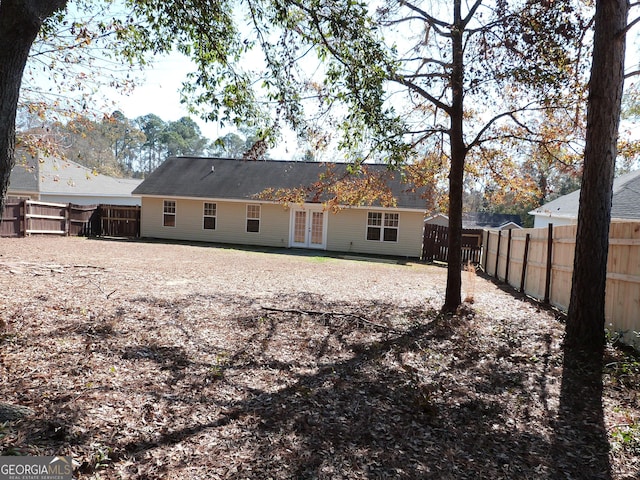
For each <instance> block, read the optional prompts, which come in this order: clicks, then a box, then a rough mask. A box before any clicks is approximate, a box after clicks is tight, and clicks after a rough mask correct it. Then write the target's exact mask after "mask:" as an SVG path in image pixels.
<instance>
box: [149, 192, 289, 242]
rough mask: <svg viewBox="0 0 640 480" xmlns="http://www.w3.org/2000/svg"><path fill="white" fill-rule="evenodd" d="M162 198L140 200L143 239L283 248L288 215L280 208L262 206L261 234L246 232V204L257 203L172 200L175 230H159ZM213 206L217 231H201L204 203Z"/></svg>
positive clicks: (271, 205) (287, 230)
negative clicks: (173, 201) (174, 213)
mask: <svg viewBox="0 0 640 480" xmlns="http://www.w3.org/2000/svg"><path fill="white" fill-rule="evenodd" d="M168 199H169V198H167V199H164V198H159V197H158V198H156V197H143V198H142V225H141V235H142V236H143V237H152V238H166V239H170V240H195V241H202V242H218V243H232V244H240V245H263V246H273V247H286V246H287V239H288V238H289V211H288V210H286V209H285V208H284V207H283V206H281V205H274V204H261V208H260V232H259V233H249V232H247V231H246V220H247V204H248V203H250V204H252V205H255V204H257V203H256V202H247V203H243V202H225V201H220V200H192V199H171V200H175V202H176V226H175V227H163V226H162V206H163V200H168ZM205 201H207V202H214V203H215V204H216V229H215V230H205V229H204V228H203V215H204V202H205Z"/></svg>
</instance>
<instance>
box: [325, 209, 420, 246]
mask: <svg viewBox="0 0 640 480" xmlns="http://www.w3.org/2000/svg"><path fill="white" fill-rule="evenodd" d="M385 211H386V212H389V211H391V212H393V213H398V214H399V223H398V241H397V242H381V241H373V240H367V238H366V235H367V214H368V212H383V213H384V212H385ZM423 224H424V213H423V212H418V211H396V210H383V209H376V208H371V209H349V208H347V209H344V210H340V211H339V212H338V213H337V214H331V215H330V216H329V225H328V227H327V228H328V237H327V250H334V251H337V252H353V253H371V254H376V255H394V256H401V257H420V254H421V253H422V231H423Z"/></svg>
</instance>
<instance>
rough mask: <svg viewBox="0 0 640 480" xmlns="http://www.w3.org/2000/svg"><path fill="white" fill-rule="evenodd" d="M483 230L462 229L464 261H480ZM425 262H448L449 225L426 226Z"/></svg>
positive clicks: (424, 239)
mask: <svg viewBox="0 0 640 480" xmlns="http://www.w3.org/2000/svg"><path fill="white" fill-rule="evenodd" d="M482 237H483V230H480V229H468V228H465V229H463V230H462V262H463V263H467V262H471V263H475V264H477V263H480V258H481V254H482ZM421 260H422V261H423V262H434V261H438V262H448V261H449V227H446V226H442V225H430V224H427V225H425V226H424V238H423V241H422V256H421Z"/></svg>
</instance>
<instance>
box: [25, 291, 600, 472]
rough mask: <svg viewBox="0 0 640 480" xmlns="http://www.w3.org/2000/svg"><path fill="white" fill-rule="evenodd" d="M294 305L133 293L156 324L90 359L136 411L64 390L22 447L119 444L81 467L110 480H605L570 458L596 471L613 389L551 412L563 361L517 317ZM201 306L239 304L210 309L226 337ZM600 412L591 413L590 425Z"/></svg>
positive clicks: (119, 338)
mask: <svg viewBox="0 0 640 480" xmlns="http://www.w3.org/2000/svg"><path fill="white" fill-rule="evenodd" d="M279 300H284V299H279ZM286 301H287V302H288V304H287V307H289V306H295V307H296V308H298V309H299V310H300V312H298V313H296V312H273V313H266V312H260V311H259V310H257V309H256V307H255V305H253V306H252V303H253V300H252V299H250V298H248V297H247V298H245V297H240V298H238V297H237V296H234V295H222V294H218V295H215V296H211V297H206V296H197V297H194V296H186V297H184V298H182V299H179V300H177V301H172V302H166V301H161V300H158V301H156V299H153V298H137V299H132V300H131V301H130V304H129V307H130V308H129V310H130V311H132V312H135V311H136V310H135V307H136V304H143V306H144V311H145V312H147V313H145V314H144V316H142V317H140V318H141V319H142V320H144V321H147V320H148V319H152V320H153V324H148V325H147V324H143V325H140V326H139V327H137V328H139V329H140V330H142V331H143V332H144V336H143V337H144V338H145V339H146V340H145V341H144V342H143V341H141V338H143V337H142V336H140V337H136V336H134V335H132V333H131V330H132V329H133V323H132V322H130V323H128V324H127V326H126V328H124V327H121V326H120V324H119V323H117V322H116V323H114V324H113V326H112V328H110V329H109V331H108V332H107V333H106V334H105V333H103V332H100V335H99V338H100V342H99V344H98V345H96V346H95V347H92V348H93V350H91V352H92V353H94V354H95V359H94V360H95V362H100V361H103V360H104V361H108V362H110V363H109V365H111V364H113V365H115V371H117V372H123V373H119V374H118V375H119V376H118V377H117V378H116V379H115V380H113V382H112V385H114V386H112V387H101V388H102V390H101V392H104V394H105V395H107V394H108V395H109V403H110V404H111V405H110V409H109V410H108V412H113V414H114V415H124V413H120V412H118V411H117V410H116V409H115V403H116V402H117V401H121V402H127V404H128V405H127V408H128V412H129V413H126V414H127V415H128V417H127V418H118V419H114V420H113V421H112V423H105V422H110V421H111V420H110V419H109V418H107V417H105V418H103V419H102V420H101V421H102V422H103V423H101V424H99V423H93V420H94V419H93V418H92V417H91V413H90V412H91V411H96V410H99V409H100V403H99V402H100V397H99V396H98V393H100V392H97V391H93V393H94V394H95V397H93V398H95V399H94V400H90V399H89V398H87V399H86V401H84V402H83V403H78V402H75V401H74V402H66V403H65V402H64V401H63V400H64V399H63V398H61V399H60V401H59V402H57V403H56V404H60V405H63V406H65V408H67V409H70V408H71V407H74V408H75V410H74V411H73V414H72V412H70V411H69V412H67V410H62V411H61V413H60V415H58V416H56V423H55V425H54V428H53V430H51V429H48V427H47V428H44V429H43V428H40V429H39V430H38V435H37V436H34V435H31V434H30V433H29V429H30V428H34V427H35V426H36V423H37V421H38V419H35V420H32V421H24V423H22V425H21V428H23V430H24V431H25V432H27V433H26V434H25V439H24V442H26V443H29V442H31V443H33V444H39V445H43V446H46V448H47V449H49V450H48V451H60V452H63V453H64V452H69V451H72V452H73V451H85V452H86V451H91V449H94V450H95V448H96V447H95V446H94V445H96V444H98V445H102V446H105V448H106V447H108V452H109V454H108V456H107V458H102V459H101V462H102V463H101V464H99V463H98V461H97V460H96V461H94V462H93V463H90V462H89V463H87V462H85V463H83V467H82V472H81V473H82V474H87V475H89V474H92V473H96V470H97V469H100V471H99V474H100V476H101V478H125V477H126V478H130V479H146V478H205V477H206V478H208V477H207V475H208V476H209V477H212V478H216V477H221V478H237V479H240V478H274V479H290V478H299V479H306V478H309V479H310V478H318V479H325V478H326V479H329V478H331V479H337V478H349V479H351V478H406V479H413V478H434V479H466V478H469V479H472V478H473V479H476V478H492V479H500V478H504V479H514V478H536V479H557V478H600V477H593V476H590V477H585V476H583V475H582V474H581V473H580V472H581V471H585V470H581V469H579V468H578V467H576V466H575V464H574V463H572V459H573V458H574V457H573V453H572V452H580V451H587V450H588V451H589V452H591V453H593V451H595V452H596V453H597V454H595V457H593V458H595V460H596V461H595V462H594V464H593V469H591V470H586V471H589V472H600V471H601V466H602V465H601V464H600V463H598V462H602V461H603V460H604V457H603V456H602V455H600V454H599V452H600V446H601V444H599V443H597V441H600V440H602V438H601V436H599V434H597V435H595V438H594V437H593V436H588V434H589V433H590V432H589V431H588V429H589V428H593V425H597V424H598V420H599V421H600V422H601V421H602V415H601V413H602V412H601V406H600V416H598V414H597V412H596V409H595V407H596V406H597V405H593V406H592V405H591V404H590V403H589V402H588V398H585V397H589V395H591V394H592V395H591V397H592V398H595V397H594V396H598V395H601V392H602V385H601V383H600V393H599V394H598V392H597V391H593V390H591V389H592V388H593V387H594V386H593V385H590V384H585V383H584V382H583V383H580V382H582V380H584V379H583V378H582V377H579V378H578V379H576V380H575V381H576V382H577V383H567V384H566V385H567V397H566V399H565V401H564V402H561V413H562V414H561V415H559V416H558V419H557V421H556V412H554V410H553V408H550V407H549V403H550V401H549V393H548V392H549V390H550V388H549V384H550V382H553V380H559V378H557V377H556V378H554V375H555V373H554V372H553V363H554V362H559V361H560V357H559V355H558V352H554V351H552V348H551V346H550V344H551V342H550V339H549V336H544V335H541V336H540V337H539V338H538V337H535V338H533V337H532V336H531V333H529V332H521V331H520V328H519V325H515V324H514V325H503V326H501V328H502V330H501V333H500V335H496V338H489V337H487V336H484V335H482V334H481V333H479V332H478V331H477V329H478V327H479V324H478V322H481V321H482V319H480V320H474V319H473V318H472V316H468V317H455V316H454V317H445V316H441V315H438V314H437V313H436V312H433V311H427V312H417V311H410V312H404V313H403V311H402V310H401V309H400V308H399V307H397V306H396V305H392V304H385V303H379V304H375V305H372V304H371V303H367V304H349V303H335V302H334V303H328V302H326V301H324V299H323V298H322V297H318V296H310V295H308V294H304V293H302V294H299V295H291V296H287V298H286ZM194 305H195V306H197V308H199V309H205V310H206V311H210V310H212V309H215V307H216V306H217V305H224V306H225V308H227V307H229V306H231V307H234V308H231V310H233V311H235V313H234V315H233V316H232V317H229V318H226V317H225V318H217V317H215V315H213V314H211V318H207V324H209V323H210V324H211V325H209V327H208V328H210V330H208V332H216V331H218V330H222V329H225V328H231V327H232V328H231V330H230V332H231V335H228V336H227V337H225V338H228V340H226V341H225V339H224V338H222V339H215V338H211V337H209V336H208V334H207V331H204V330H200V329H201V328H203V326H202V324H201V323H200V324H198V323H195V324H190V323H188V322H189V321H190V318H191V315H187V314H185V313H184V312H189V309H190V308H196V307H195V306H194ZM305 309H308V310H313V311H315V312H324V313H316V314H305V313H303V312H304V310H305ZM332 312H338V313H340V315H333V314H332ZM344 312H352V313H354V315H352V316H351V317H349V316H348V315H346V316H345V315H343V313H344ZM128 315H132V314H128ZM402 315H405V316H404V317H402V318H401V320H398V318H396V317H398V316H402ZM193 316H194V317H196V316H198V317H202V310H198V311H195V312H194V315H193ZM358 317H362V318H369V319H372V320H375V323H376V325H377V326H376V325H373V324H369V323H363V322H362V321H359V319H358ZM125 320H126V319H125ZM125 320H123V321H125ZM136 321H137V323H141V320H136ZM387 324H392V325H393V328H389V329H386V330H385V328H384V326H385V325H387ZM225 325H227V326H225ZM229 325H230V326H231V327H228V326H229ZM81 326H82V328H76V329H75V330H74V333H75V334H78V335H91V341H92V343H91V344H92V345H93V344H94V343H95V342H94V338H95V336H96V334H95V329H92V328H89V326H87V325H85V324H82V325H81ZM163 329H164V330H167V329H171V331H170V332H166V331H165V332H162V330H163ZM156 330H157V332H156ZM158 332H162V333H163V334H162V335H159V334H157V333H158ZM59 333H60V334H61V335H62V334H64V330H60V332H59ZM123 337H126V338H123ZM525 337H526V342H527V344H526V345H525ZM125 339H126V342H125ZM169 341H171V342H173V343H167V342H169ZM525 347H526V348H525ZM531 352H535V353H536V356H537V357H539V358H533V354H532V353H531ZM223 353H224V357H223V360H222V361H221V362H220V364H219V365H216V364H214V362H215V358H217V357H218V356H220V355H221V354H223ZM221 358H222V357H221ZM118 362H122V363H118ZM100 365H101V364H100ZM213 367H215V368H213ZM93 368H94V372H98V371H100V368H99V365H98V364H96V365H94V367H93ZM571 371H573V370H571ZM212 372H213V374H212ZM569 373H570V372H568V373H566V374H565V375H569ZM129 374H130V376H127V375H129ZM571 378H573V377H571ZM98 381H99V380H96V382H98ZM566 381H570V377H567V380H566ZM564 382H565V380H564V379H563V386H564ZM576 385H580V388H579V389H578V386H576ZM595 387H597V385H595ZM24 388H25V389H27V386H25V387H24ZM576 389H578V390H576ZM572 392H577V393H578V394H579V396H580V401H581V402H586V405H584V406H583V407H581V409H580V408H578V407H576V406H575V405H571V404H569V403H567V402H568V401H569V399H571V398H573V396H572V395H570V394H571V393H572ZM564 394H565V393H564V388H563V395H564ZM598 398H600V397H598ZM91 402H93V403H91ZM96 402H98V403H96ZM592 407H593V408H594V410H593V412H592V413H593V414H594V415H595V416H594V417H593V421H592V422H589V423H587V424H584V423H583V424H580V421H581V418H582V420H583V421H584V418H583V417H582V415H583V414H585V412H591V409H592ZM565 410H566V412H565ZM67 413H68V416H67V417H65V415H67ZM63 417H64V418H63ZM589 418H591V417H589ZM40 420H41V417H40ZM60 422H62V423H61V424H58V423H60ZM532 425H534V426H532ZM78 426H82V429H81V431H82V435H81V436H79V435H76V433H75V432H76V431H77V430H78V429H77V428H76V427H78ZM56 429H57V430H56ZM572 429H576V431H577V433H578V434H577V435H573V434H572ZM50 430H51V431H50ZM56 431H57V432H59V431H62V432H63V433H65V434H64V435H62V436H56ZM47 432H49V433H47ZM105 432H109V433H108V434H107V433H105ZM554 432H555V435H554ZM43 434H44V435H45V436H46V435H49V436H48V437H47V438H43V436H42V435H43ZM605 443H606V435H605ZM100 448H103V447H100ZM559 448H562V451H558V450H559ZM589 449H591V450H589ZM605 452H606V450H605ZM590 458H592V457H590ZM603 471H606V469H605V470H603ZM602 478H608V477H602Z"/></svg>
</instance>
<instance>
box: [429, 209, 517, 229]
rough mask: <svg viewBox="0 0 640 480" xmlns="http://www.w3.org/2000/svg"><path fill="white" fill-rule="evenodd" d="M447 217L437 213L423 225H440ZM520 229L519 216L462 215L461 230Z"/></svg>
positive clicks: (484, 213)
mask: <svg viewBox="0 0 640 480" xmlns="http://www.w3.org/2000/svg"><path fill="white" fill-rule="evenodd" d="M443 220H446V221H449V217H448V216H446V215H444V214H442V213H439V214H437V215H434V216H433V217H430V218H427V219H426V220H425V223H435V224H441V223H442V221H443ZM514 227H515V228H521V222H520V215H509V214H506V213H486V212H470V213H463V214H462V228H514Z"/></svg>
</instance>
